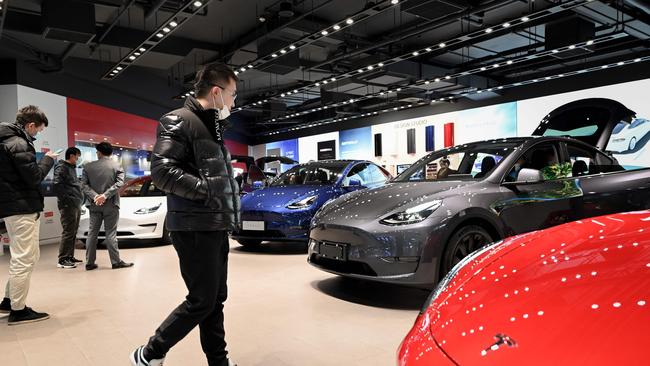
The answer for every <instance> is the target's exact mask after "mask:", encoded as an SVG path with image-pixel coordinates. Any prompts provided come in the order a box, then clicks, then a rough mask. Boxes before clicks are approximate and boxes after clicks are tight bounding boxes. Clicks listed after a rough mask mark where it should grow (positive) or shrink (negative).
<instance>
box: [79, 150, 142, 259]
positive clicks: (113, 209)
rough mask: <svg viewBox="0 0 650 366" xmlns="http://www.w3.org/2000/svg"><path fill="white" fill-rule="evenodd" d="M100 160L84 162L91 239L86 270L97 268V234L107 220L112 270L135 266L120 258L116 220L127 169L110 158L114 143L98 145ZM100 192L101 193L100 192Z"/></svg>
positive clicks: (89, 239)
mask: <svg viewBox="0 0 650 366" xmlns="http://www.w3.org/2000/svg"><path fill="white" fill-rule="evenodd" d="M95 148H96V149H97V160H96V161H93V162H91V163H88V164H86V165H84V170H83V175H82V178H81V184H82V187H83V191H84V194H85V196H86V198H87V199H88V201H89V202H88V204H87V206H88V211H89V213H90V222H89V226H90V227H89V229H88V238H87V239H86V270H87V271H92V270H93V269H97V264H95V259H96V253H97V236H98V235H99V230H100V229H101V227H102V221H103V222H104V232H105V236H106V239H105V240H104V243H106V248H108V254H109V256H110V258H111V266H112V268H113V269H119V268H126V267H132V266H133V263H126V262H124V261H123V260H121V259H120V251H119V249H118V246H117V222H118V221H119V219H120V195H119V190H120V187H122V185H124V170H122V167H121V166H120V164H119V163H118V162H117V161H114V160H113V159H111V155H113V146H112V145H111V144H110V143H108V142H101V143H99V144H97V146H96V147H95ZM100 192H101V193H100Z"/></svg>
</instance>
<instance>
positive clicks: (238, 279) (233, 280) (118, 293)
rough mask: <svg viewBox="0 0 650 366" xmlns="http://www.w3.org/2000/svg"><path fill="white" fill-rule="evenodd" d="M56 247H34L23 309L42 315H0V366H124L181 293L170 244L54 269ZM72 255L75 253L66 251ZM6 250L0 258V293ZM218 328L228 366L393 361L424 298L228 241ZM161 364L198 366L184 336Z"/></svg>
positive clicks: (194, 340) (195, 341) (200, 361)
mask: <svg viewBox="0 0 650 366" xmlns="http://www.w3.org/2000/svg"><path fill="white" fill-rule="evenodd" d="M56 253H57V246H56V245H46V246H43V247H42V250H41V260H40V262H39V264H38V265H37V268H36V271H35V272H34V275H33V277H32V288H31V292H30V295H29V298H28V305H29V306H31V307H33V308H34V309H36V310H38V311H46V312H49V313H50V314H51V315H52V318H51V319H50V320H47V321H44V322H40V323H34V324H26V325H21V326H13V327H9V326H7V324H6V317H4V318H0V365H2V366H5V365H7V366H23V365H29V366H39V365H48V366H52V365H66V366H75V365H97V366H99V365H102V366H103V365H106V366H120V365H124V366H127V365H129V362H128V354H129V352H130V351H131V350H133V348H134V347H136V346H138V345H140V344H142V343H144V342H146V340H147V338H148V337H149V336H150V335H151V334H152V332H153V331H154V330H155V328H156V326H157V325H158V324H159V323H160V322H161V321H162V320H163V318H164V317H165V316H166V315H167V314H168V313H169V311H171V310H172V309H173V308H174V307H175V306H176V305H177V304H178V303H179V302H180V301H181V300H182V299H183V297H184V296H185V288H184V285H183V283H182V280H181V278H180V274H179V270H178V265H177V259H176V255H175V252H174V249H173V247H172V246H159V247H151V248H136V249H122V251H121V254H122V258H123V259H125V260H127V261H134V262H135V263H136V266H135V267H134V268H130V269H121V270H111V269H110V264H109V262H108V254H107V252H106V251H105V250H104V251H100V252H99V253H98V264H99V265H100V269H99V270H96V271H92V272H86V271H85V270H83V269H82V268H83V267H82V266H80V267H78V268H77V269H73V270H63V269H57V268H56V266H55V262H56ZM77 257H78V258H82V257H83V253H82V252H81V251H78V252H77ZM8 262H9V256H8V253H5V255H4V256H2V257H0V281H1V283H0V287H2V288H4V283H5V281H6V276H7V275H6V273H7V267H8ZM228 285H229V299H228V301H227V302H226V310H225V311H226V331H227V335H226V337H227V341H228V348H229V351H230V355H231V357H232V358H233V359H234V360H235V361H237V363H238V364H239V366H249V365H250V366H252V365H263V366H276V365H277V366H286V365H301V366H305V365H308V366H319V365H336V366H342V365H346V366H347V365H372V366H382V365H394V364H395V358H396V357H395V354H396V353H395V351H396V349H397V346H398V345H399V342H400V341H401V340H402V338H403V337H404V335H405V334H406V332H407V331H408V330H409V329H410V327H411V325H412V324H413V321H414V320H415V316H416V314H417V309H419V307H420V305H421V304H422V302H424V301H425V299H426V297H427V292H425V291H422V290H418V289H410V288H402V287H396V286H385V285H380V284H368V283H363V282H358V281H350V280H344V279H340V278H337V277H335V276H332V275H329V274H327V273H324V272H321V271H318V270H316V269H314V268H312V267H311V266H309V265H308V264H307V263H306V255H305V248H304V247H303V246H301V245H297V246H296V245H295V244H282V243H275V244H266V245H265V246H263V247H262V249H260V250H258V251H255V252H251V251H248V250H244V249H242V248H240V247H239V246H238V245H237V244H236V243H231V251H230V272H229V280H228ZM165 365H170V366H173V365H179V366H189V365H192V366H193V365H207V362H206V361H205V359H204V357H203V353H202V351H201V347H200V344H199V337H198V332H197V331H196V330H195V331H194V332H193V333H191V334H190V335H189V336H188V337H187V338H186V339H184V340H183V341H181V342H180V343H179V344H178V345H177V346H176V347H174V348H173V349H172V350H171V352H170V353H169V354H168V357H167V360H166V362H165Z"/></svg>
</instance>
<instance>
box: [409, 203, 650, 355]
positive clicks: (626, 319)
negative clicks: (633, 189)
mask: <svg viewBox="0 0 650 366" xmlns="http://www.w3.org/2000/svg"><path fill="white" fill-rule="evenodd" d="M648 221H650V212H649V211H639V212H633V213H624V214H616V215H611V216H601V217H596V218H592V219H584V220H580V221H576V222H572V223H569V224H565V225H560V226H556V227H554V228H551V229H547V230H542V231H536V232H532V233H529V234H524V235H520V236H515V237H512V238H509V239H506V240H504V241H503V242H499V243H496V244H493V245H490V246H488V247H485V248H483V249H482V250H479V251H477V252H475V253H474V254H472V255H471V256H470V257H467V258H466V259H465V260H464V261H463V262H461V263H459V264H458V265H456V267H454V268H453V270H452V271H451V272H449V273H448V275H447V276H446V277H445V279H444V280H443V281H442V282H441V283H440V284H439V285H438V288H436V290H435V291H434V292H433V293H432V294H431V296H430V298H429V300H428V301H427V303H425V304H424V306H423V309H422V311H421V313H420V315H419V316H418V318H417V320H416V322H415V324H414V326H413V328H412V329H411V331H410V332H409V333H408V335H407V336H406V338H405V339H404V341H403V342H402V344H401V346H400V347H399V350H398V365H399V366H429V365H460V366H463V365H643V364H646V363H647V361H646V360H647V355H646V346H647V336H646V328H647V324H648V323H649V322H650V311H648V306H650V291H649V290H648V288H650V231H648V230H647V228H648V225H647V223H648Z"/></svg>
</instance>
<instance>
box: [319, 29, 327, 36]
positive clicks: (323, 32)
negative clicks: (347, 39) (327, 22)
mask: <svg viewBox="0 0 650 366" xmlns="http://www.w3.org/2000/svg"><path fill="white" fill-rule="evenodd" d="M320 34H322V35H324V36H326V35H328V34H329V32H328V31H326V30H324V31H322V32H320Z"/></svg>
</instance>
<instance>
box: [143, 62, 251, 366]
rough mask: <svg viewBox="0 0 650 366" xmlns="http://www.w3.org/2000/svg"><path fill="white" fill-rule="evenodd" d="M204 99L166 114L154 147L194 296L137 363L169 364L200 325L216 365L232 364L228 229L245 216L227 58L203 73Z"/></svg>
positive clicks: (155, 169)
mask: <svg viewBox="0 0 650 366" xmlns="http://www.w3.org/2000/svg"><path fill="white" fill-rule="evenodd" d="M194 87H195V90H196V94H197V98H196V99H195V98H194V97H188V98H187V100H186V101H185V106H184V107H183V108H181V109H177V110H175V111H172V112H170V113H168V114H166V115H164V116H163V117H162V118H161V119H160V124H159V125H158V131H157V134H158V138H157V141H156V145H155V147H154V150H153V158H152V161H151V167H152V169H151V173H152V178H153V182H154V184H155V185H156V186H157V187H158V188H160V189H161V190H163V191H165V192H166V193H167V208H168V211H167V230H168V231H169V232H170V234H171V239H172V244H173V245H174V249H176V252H177V253H178V259H179V262H180V267H181V275H182V276H183V280H184V281H185V285H186V286H187V289H188V292H189V293H188V295H187V296H186V298H185V301H184V302H182V303H181V304H180V305H179V306H178V307H177V308H176V309H175V310H173V311H172V313H171V314H169V316H168V317H167V319H165V320H164V321H163V323H162V324H161V325H160V326H159V327H158V329H157V330H156V333H155V334H154V335H153V336H152V337H151V338H150V339H149V343H148V344H147V345H146V346H140V347H138V348H137V349H136V350H135V351H133V353H132V354H131V357H130V358H131V364H132V365H134V366H157V365H162V363H163V360H164V358H165V355H166V354H167V352H168V351H169V350H170V349H171V348H172V347H173V346H174V345H175V344H176V343H178V342H179V341H180V340H181V339H183V338H185V336H186V335H187V334H188V333H189V332H191V331H192V329H194V328H195V327H196V326H197V325H198V326H199V330H200V333H201V346H202V348H203V352H204V353H205V355H206V358H207V359H208V365H210V366H232V365H234V363H232V361H230V359H229V358H228V352H227V351H226V340H225V330H224V324H223V320H224V319H223V304H224V302H225V301H226V297H227V293H228V291H227V286H226V278H227V275H228V250H229V242H228V232H229V231H232V230H234V229H235V228H237V227H238V226H239V223H240V221H241V220H240V218H241V216H240V203H239V190H238V185H237V181H236V180H235V178H234V175H233V170H232V165H231V163H230V161H231V158H230V153H229V152H228V149H226V146H225V144H224V140H223V135H224V130H225V129H226V127H227V124H228V122H227V120H226V118H227V117H228V116H229V115H230V109H231V108H233V107H234V105H235V98H236V97H237V76H236V75H235V73H234V72H233V71H232V70H231V69H230V68H229V67H228V66H227V65H225V64H223V63H212V64H208V65H206V66H203V68H202V69H201V70H200V71H199V72H198V73H197V76H196V83H195V85H194Z"/></svg>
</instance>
